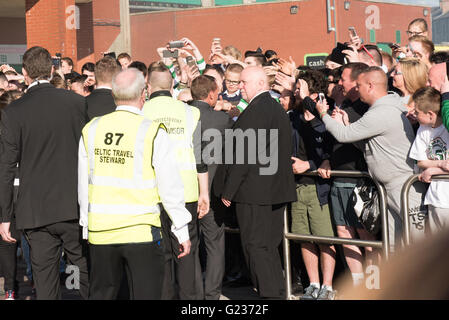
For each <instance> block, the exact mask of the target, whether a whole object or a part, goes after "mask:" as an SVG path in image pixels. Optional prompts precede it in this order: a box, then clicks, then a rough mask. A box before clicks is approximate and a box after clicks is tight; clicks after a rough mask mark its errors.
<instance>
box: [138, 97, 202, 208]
mask: <svg viewBox="0 0 449 320" xmlns="http://www.w3.org/2000/svg"><path fill="white" fill-rule="evenodd" d="M143 110H144V114H145V117H147V118H149V119H151V120H152V121H155V122H159V123H163V124H164V125H165V126H166V127H167V132H168V134H169V137H170V140H171V141H172V142H173V144H174V146H175V153H176V161H177V164H178V168H179V171H180V175H181V178H182V181H183V183H184V200H185V202H195V201H198V176H197V171H196V161H195V155H194V150H193V132H194V130H195V128H196V126H197V124H198V120H199V117H200V114H199V110H198V109H196V108H193V107H191V106H189V105H187V104H185V103H183V102H182V101H178V100H175V99H173V98H171V97H166V96H165V97H156V98H153V99H151V100H150V101H147V102H146V103H145V105H144V108H143ZM180 128H182V129H183V130H180Z"/></svg>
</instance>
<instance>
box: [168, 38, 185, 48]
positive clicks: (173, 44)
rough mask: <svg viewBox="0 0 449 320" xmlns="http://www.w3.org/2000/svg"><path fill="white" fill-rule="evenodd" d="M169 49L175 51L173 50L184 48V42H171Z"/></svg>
mask: <svg viewBox="0 0 449 320" xmlns="http://www.w3.org/2000/svg"><path fill="white" fill-rule="evenodd" d="M168 47H169V48H171V49H173V48H183V47H184V41H182V40H178V41H170V42H169V43H168Z"/></svg>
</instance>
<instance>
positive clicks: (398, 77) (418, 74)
mask: <svg viewBox="0 0 449 320" xmlns="http://www.w3.org/2000/svg"><path fill="white" fill-rule="evenodd" d="M428 72H429V70H428V67H427V65H426V64H425V63H424V62H422V61H421V60H419V59H417V58H404V59H401V60H399V62H398V63H397V65H396V66H395V68H394V71H393V72H392V73H391V75H392V76H393V86H394V87H395V88H398V89H399V90H400V91H401V93H402V96H403V98H402V99H403V102H404V104H406V105H408V103H409V100H410V97H411V96H412V95H413V93H415V91H416V90H418V89H419V88H422V87H425V86H426V83H427V74H428Z"/></svg>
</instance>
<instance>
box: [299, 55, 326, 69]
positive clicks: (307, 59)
mask: <svg viewBox="0 0 449 320" xmlns="http://www.w3.org/2000/svg"><path fill="white" fill-rule="evenodd" d="M328 55H329V54H327V53H309V54H306V55H304V65H306V66H308V67H311V68H314V69H322V68H324V67H325V66H324V59H326V57H327V56H328Z"/></svg>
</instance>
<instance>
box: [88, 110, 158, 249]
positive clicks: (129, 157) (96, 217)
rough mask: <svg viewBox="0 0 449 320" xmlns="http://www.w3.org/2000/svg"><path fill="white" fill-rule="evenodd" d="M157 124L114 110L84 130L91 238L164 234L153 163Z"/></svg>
mask: <svg viewBox="0 0 449 320" xmlns="http://www.w3.org/2000/svg"><path fill="white" fill-rule="evenodd" d="M159 127H163V126H160V125H158V124H157V123H152V122H151V121H150V120H148V119H145V118H144V117H143V116H140V115H137V114H133V113H131V112H126V111H116V112H113V113H111V114H108V115H105V116H103V117H99V118H95V119H93V120H92V121H91V122H90V123H89V124H87V125H86V127H85V128H84V129H83V139H84V143H85V147H86V150H87V153H88V164H89V208H88V211H89V222H88V225H89V242H90V243H93V244H108V243H109V244H110V243H130V242H133V243H136V242H148V241H153V240H158V239H160V232H159V231H155V228H154V227H157V228H159V227H160V219H159V213H160V208H159V205H158V203H159V202H160V199H159V194H158V192H157V188H156V177H155V173H154V169H153V167H152V166H151V159H152V152H153V142H154V138H155V137H156V134H157V130H158V129H159Z"/></svg>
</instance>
